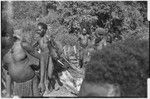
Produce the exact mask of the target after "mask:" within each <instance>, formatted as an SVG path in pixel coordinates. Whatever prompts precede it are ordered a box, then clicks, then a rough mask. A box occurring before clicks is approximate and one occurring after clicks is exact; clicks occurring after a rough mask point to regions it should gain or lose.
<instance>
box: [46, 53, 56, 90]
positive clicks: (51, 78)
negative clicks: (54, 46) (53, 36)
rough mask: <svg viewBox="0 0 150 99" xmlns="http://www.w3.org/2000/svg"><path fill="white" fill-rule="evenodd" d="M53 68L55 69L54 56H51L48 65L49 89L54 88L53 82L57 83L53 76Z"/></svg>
mask: <svg viewBox="0 0 150 99" xmlns="http://www.w3.org/2000/svg"><path fill="white" fill-rule="evenodd" d="M53 69H54V64H53V61H52V57H51V56H49V58H48V67H47V75H48V80H49V84H48V89H49V90H52V89H53V88H52V87H53V86H54V85H53V84H54V83H55V82H54V78H53ZM51 88H52V89H51Z"/></svg>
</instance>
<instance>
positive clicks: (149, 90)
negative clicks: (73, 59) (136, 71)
mask: <svg viewBox="0 0 150 99" xmlns="http://www.w3.org/2000/svg"><path fill="white" fill-rule="evenodd" d="M1 1H14V0H1ZM19 1H42V0H19ZM43 1H147V2H148V3H147V4H148V12H147V18H148V21H150V1H149V0H43ZM0 5H1V2H0ZM0 12H1V6H0ZM0 19H1V14H0ZM0 22H1V20H0ZM0 30H1V26H0ZM0 48H1V35H0ZM0 51H1V49H0ZM0 65H1V55H0ZM0 71H1V68H0ZM0 80H1V72H0ZM0 98H2V97H1V84H0ZM2 99H5V98H2ZM6 99H8V98H6ZM14 99H18V98H17V97H14ZM30 99H36V98H30ZM42 99H47V98H42ZM51 99H56V98H51ZM57 99H66V98H57ZM71 99H77V98H71ZM79 99H80V98H79ZM81 99H86V98H81ZM88 99H99V98H88ZM100 99H106V98H100ZM107 99H121V98H107ZM123 99H137V98H123ZM138 99H146V98H138ZM147 99H150V78H149V79H148V80H147Z"/></svg>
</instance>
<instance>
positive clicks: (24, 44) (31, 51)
mask: <svg viewBox="0 0 150 99" xmlns="http://www.w3.org/2000/svg"><path fill="white" fill-rule="evenodd" d="M21 46H22V48H23V49H24V50H25V51H27V52H28V53H29V54H30V55H32V56H33V57H35V58H37V59H40V54H39V53H38V52H37V51H35V50H34V48H33V47H32V46H31V45H30V44H29V43H27V42H21Z"/></svg>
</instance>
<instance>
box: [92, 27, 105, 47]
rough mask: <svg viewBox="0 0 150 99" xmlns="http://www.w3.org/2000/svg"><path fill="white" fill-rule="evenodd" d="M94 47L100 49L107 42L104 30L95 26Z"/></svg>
mask: <svg viewBox="0 0 150 99" xmlns="http://www.w3.org/2000/svg"><path fill="white" fill-rule="evenodd" d="M95 37H96V38H95V49H96V50H101V49H102V48H103V47H104V46H106V44H107V38H106V30H105V29H103V28H97V29H96V31H95Z"/></svg>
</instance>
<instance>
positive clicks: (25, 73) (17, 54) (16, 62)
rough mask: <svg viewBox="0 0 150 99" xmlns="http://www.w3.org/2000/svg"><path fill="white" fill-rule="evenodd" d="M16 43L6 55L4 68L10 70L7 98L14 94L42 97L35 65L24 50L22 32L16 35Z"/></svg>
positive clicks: (18, 31) (7, 79) (16, 32)
mask: <svg viewBox="0 0 150 99" xmlns="http://www.w3.org/2000/svg"><path fill="white" fill-rule="evenodd" d="M14 38H15V40H16V41H15V42H14V45H13V46H12V48H11V49H10V51H9V52H8V53H7V54H6V55H4V57H3V63H4V66H6V67H4V68H6V69H7V70H8V73H7V76H6V86H7V96H8V97H10V95H11V94H12V91H11V85H12V84H13V94H14V95H17V96H20V97H25V96H40V93H39V91H38V77H37V75H36V74H35V72H34V70H33V69H32V66H33V63H32V62H31V61H30V60H29V57H28V56H27V53H26V51H25V50H24V49H23V48H22V46H21V45H22V44H21V43H24V42H23V37H22V32H21V31H20V30H16V31H15V34H14ZM34 66H35V65H34Z"/></svg>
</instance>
